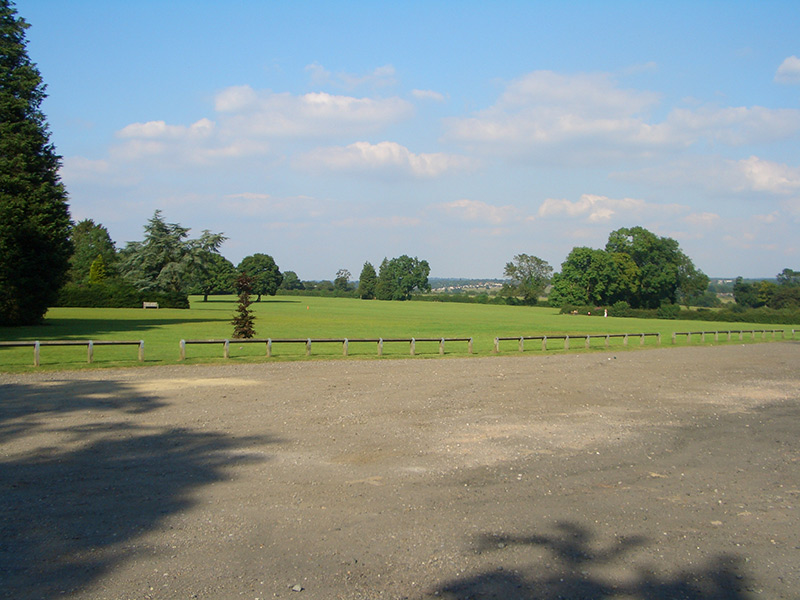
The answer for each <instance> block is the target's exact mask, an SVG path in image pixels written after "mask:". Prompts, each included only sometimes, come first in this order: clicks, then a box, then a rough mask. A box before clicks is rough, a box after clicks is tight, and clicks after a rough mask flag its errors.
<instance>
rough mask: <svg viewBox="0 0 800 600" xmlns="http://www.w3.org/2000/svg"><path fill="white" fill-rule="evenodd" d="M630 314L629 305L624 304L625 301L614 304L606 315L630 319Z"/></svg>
mask: <svg viewBox="0 0 800 600" xmlns="http://www.w3.org/2000/svg"><path fill="white" fill-rule="evenodd" d="M632 312H633V311H632V310H631V305H630V304H628V303H627V302H625V300H620V301H619V302H614V304H612V305H611V308H610V309H609V310H608V314H609V315H610V316H612V317H630V316H632Z"/></svg>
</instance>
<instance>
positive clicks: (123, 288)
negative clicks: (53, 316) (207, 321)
mask: <svg viewBox="0 0 800 600" xmlns="http://www.w3.org/2000/svg"><path fill="white" fill-rule="evenodd" d="M143 302H158V306H159V308H189V298H188V296H187V295H186V294H181V293H176V292H141V291H139V290H137V289H136V288H134V287H133V286H130V285H128V284H125V283H121V282H111V283H96V284H91V285H78V284H75V283H68V284H66V285H65V286H64V287H62V288H61V291H60V292H59V294H58V300H57V301H56V304H55V306H65V307H83V308H141V307H142V303H143Z"/></svg>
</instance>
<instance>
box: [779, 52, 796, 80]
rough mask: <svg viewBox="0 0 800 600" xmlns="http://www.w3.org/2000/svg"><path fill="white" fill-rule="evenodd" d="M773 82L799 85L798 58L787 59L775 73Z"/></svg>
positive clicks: (790, 57)
mask: <svg viewBox="0 0 800 600" xmlns="http://www.w3.org/2000/svg"><path fill="white" fill-rule="evenodd" d="M775 81H777V82H778V83H800V58H797V57H796V56H789V57H787V58H786V59H785V60H784V61H783V62H782V63H781V66H779V67H778V70H777V71H776V72H775Z"/></svg>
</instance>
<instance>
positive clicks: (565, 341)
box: [564, 335, 569, 350]
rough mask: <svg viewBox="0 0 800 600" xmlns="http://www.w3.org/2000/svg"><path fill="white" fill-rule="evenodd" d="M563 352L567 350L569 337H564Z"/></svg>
mask: <svg viewBox="0 0 800 600" xmlns="http://www.w3.org/2000/svg"><path fill="white" fill-rule="evenodd" d="M564 350H569V336H568V335H566V336H564Z"/></svg>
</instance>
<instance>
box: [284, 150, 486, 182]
mask: <svg viewBox="0 0 800 600" xmlns="http://www.w3.org/2000/svg"><path fill="white" fill-rule="evenodd" d="M296 164H297V166H299V167H301V168H305V169H311V170H330V171H340V172H341V171H358V172H381V173H390V174H406V175H411V176H413V177H437V176H439V175H442V174H444V173H446V172H448V171H453V170H458V169H465V168H469V167H470V166H473V164H474V161H472V160H471V159H468V158H466V157H463V156H456V155H451V154H442V153H435V154H414V153H413V152H411V151H410V150H409V149H408V148H406V147H405V146H401V145H400V144H397V143H395V142H380V143H378V144H370V143H369V142H356V143H354V144H350V145H349V146H344V147H342V146H336V147H331V148H318V149H316V150H313V151H311V152H308V153H306V154H304V155H303V156H300V157H299V158H298V159H297V161H296Z"/></svg>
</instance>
